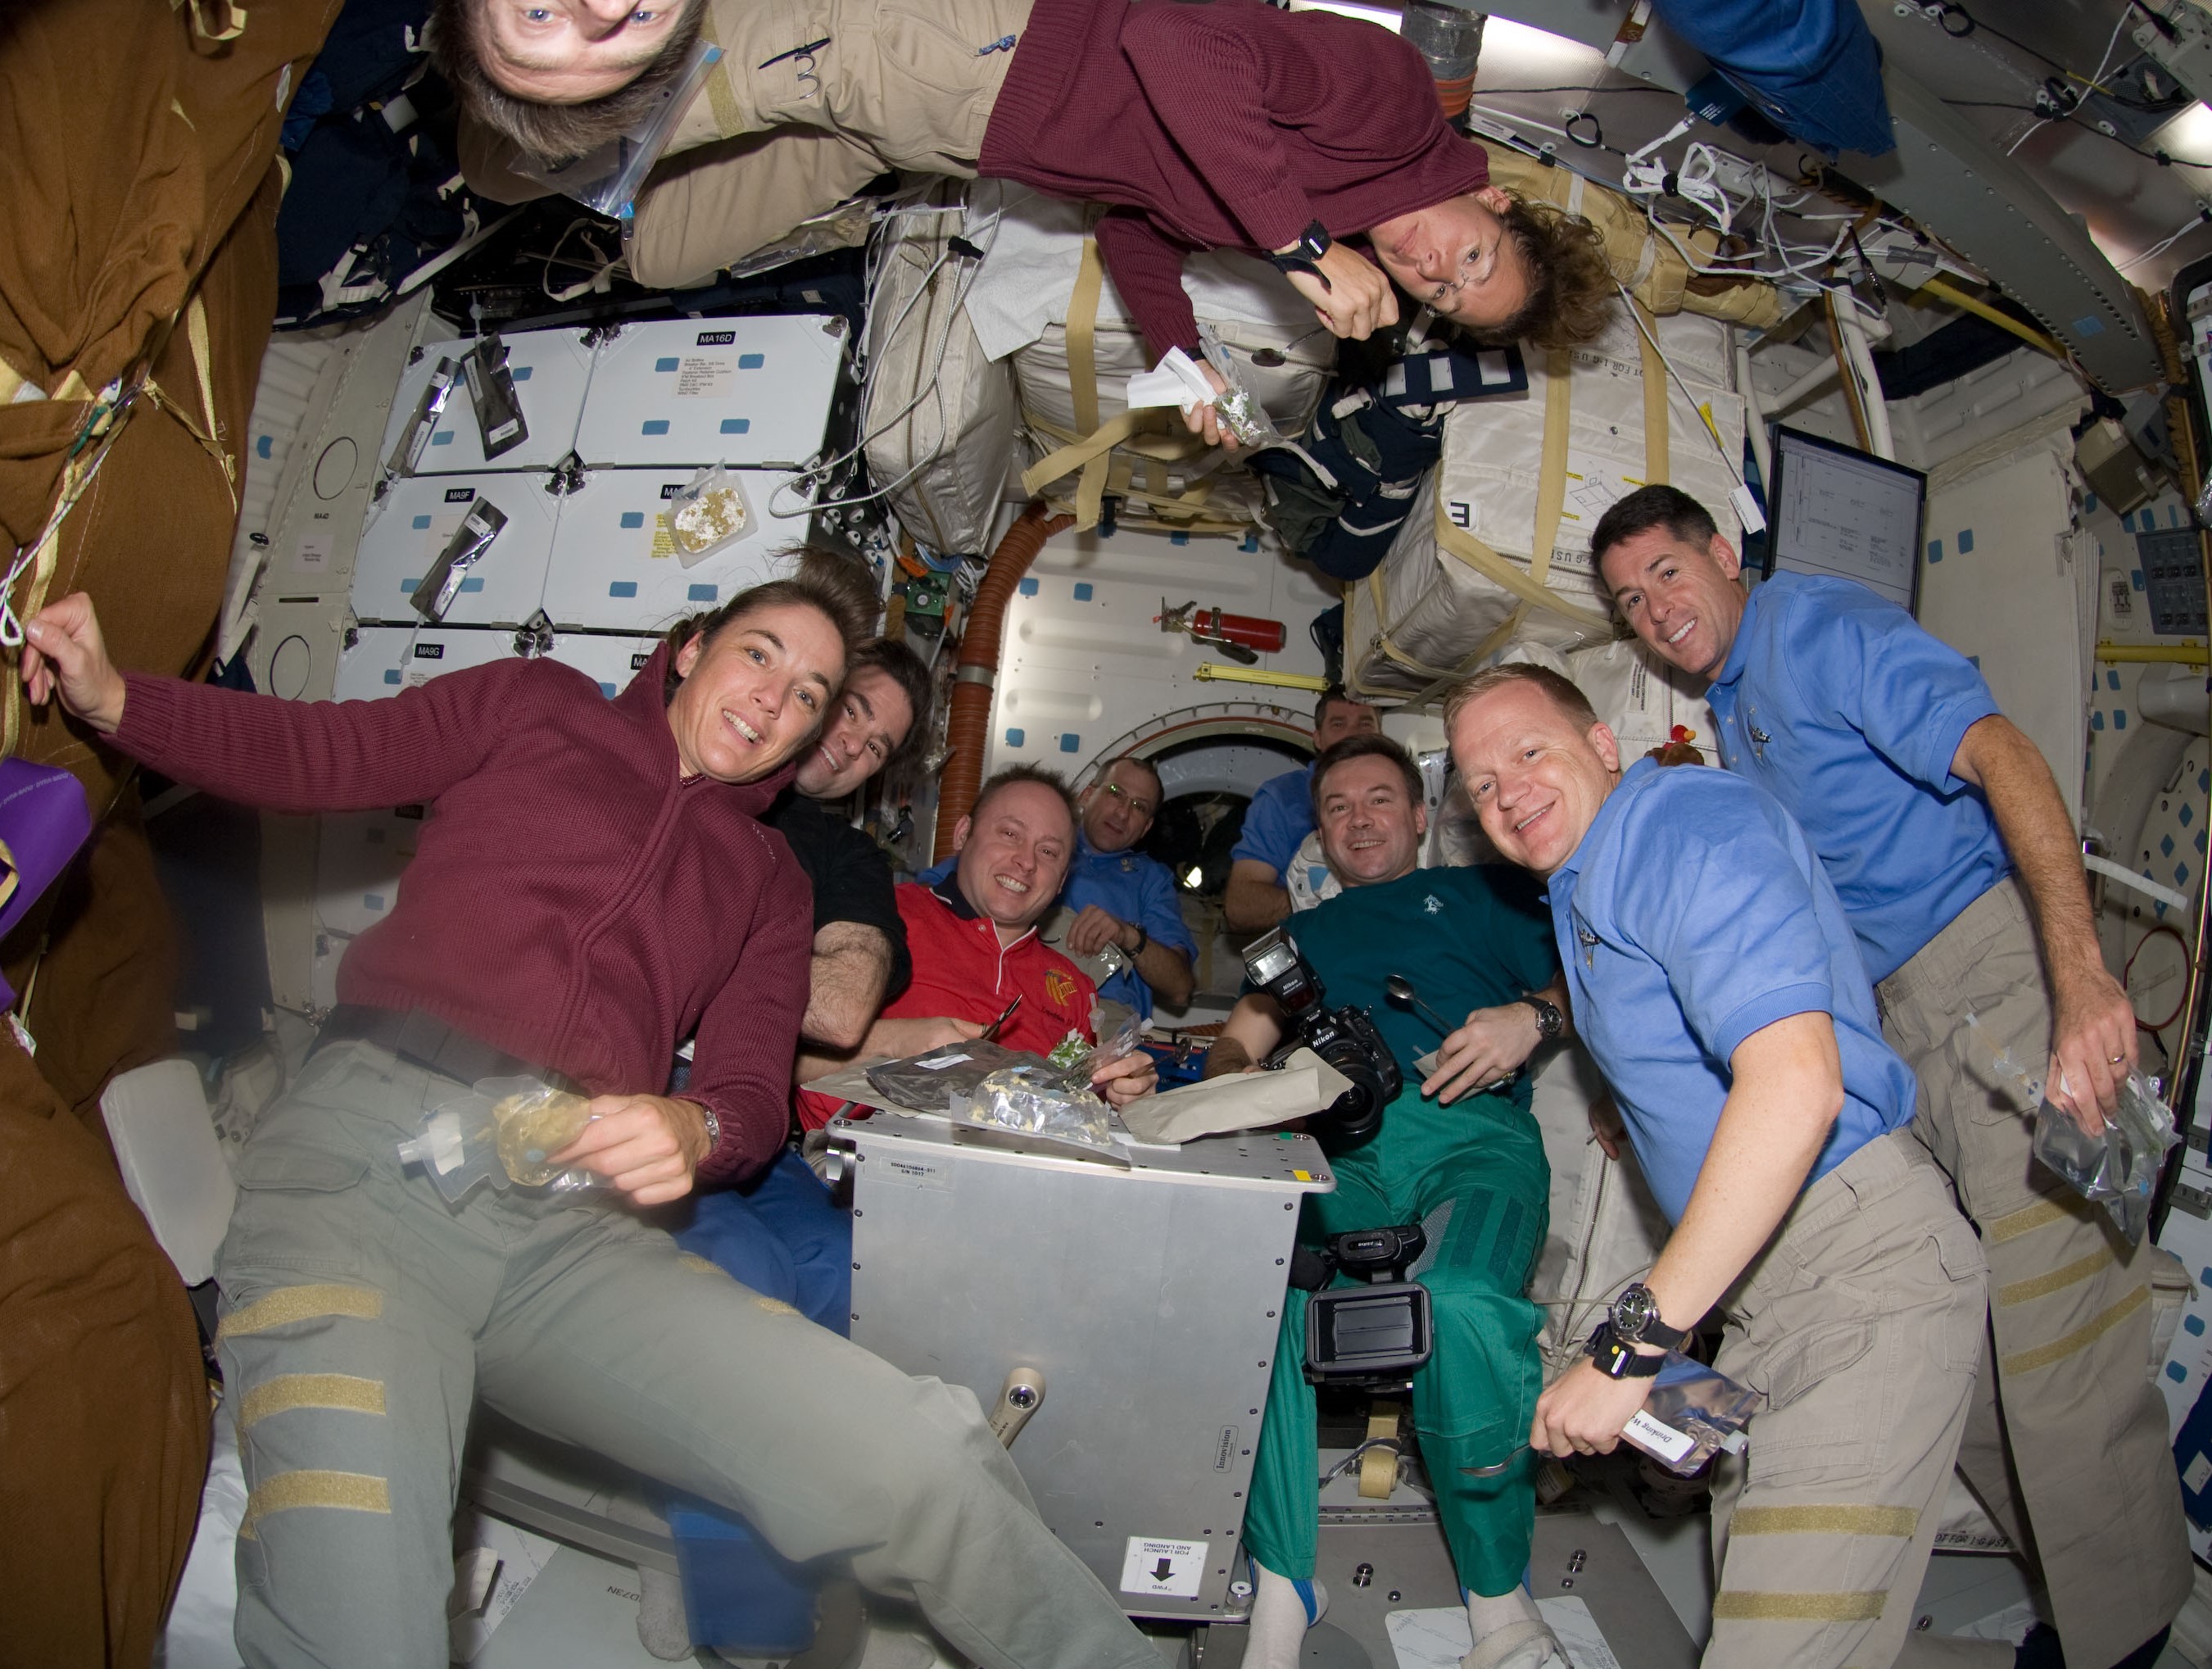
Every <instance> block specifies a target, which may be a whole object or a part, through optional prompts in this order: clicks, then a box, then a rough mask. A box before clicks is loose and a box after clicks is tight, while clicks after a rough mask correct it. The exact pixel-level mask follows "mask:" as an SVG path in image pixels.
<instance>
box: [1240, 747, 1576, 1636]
mask: <svg viewBox="0 0 2212 1669" xmlns="http://www.w3.org/2000/svg"><path fill="white" fill-rule="evenodd" d="M1313 801H1314V813H1315V819H1316V822H1317V823H1318V825H1319V826H1320V831H1321V838H1322V852H1323V854H1324V856H1327V858H1328V865H1329V868H1330V869H1331V870H1332V871H1334V874H1336V876H1337V878H1338V879H1339V880H1341V881H1342V882H1343V883H1344V886H1345V891H1344V892H1343V893H1342V894H1341V895H1340V896H1339V897H1337V898H1331V899H1329V900H1328V901H1327V902H1326V903H1324V904H1322V905H1320V906H1318V907H1317V908H1316V909H1314V910H1312V911H1308V912H1307V913H1305V914H1304V915H1302V916H1300V917H1298V918H1297V922H1296V923H1295V924H1294V925H1295V929H1296V932H1295V936H1296V938H1297V944H1298V948H1299V949H1300V950H1301V951H1302V952H1303V953H1304V955H1305V959H1306V960H1307V961H1308V962H1309V963H1310V965H1312V967H1313V970H1314V972H1316V974H1318V975H1319V976H1320V978H1321V981H1322V985H1323V986H1324V987H1325V988H1326V990H1327V992H1328V1002H1329V1004H1330V1006H1332V1007H1337V1006H1341V1005H1343V1004H1346V1003H1352V1004H1357V1005H1359V1006H1362V1007H1365V1008H1369V1009H1370V1010H1371V1012H1372V1014H1373V1017H1374V1020H1375V1022H1376V1026H1377V1027H1378V1028H1379V1029H1380V1030H1381V1032H1382V1033H1383V1038H1384V1039H1385V1040H1386V1041H1387V1042H1388V1043H1389V1045H1390V1049H1391V1051H1392V1052H1393V1053H1394V1054H1395V1056H1396V1057H1398V1061H1399V1064H1400V1068H1401V1071H1402V1072H1403V1073H1404V1075H1405V1087H1404V1088H1403V1089H1402V1090H1401V1092H1400V1093H1399V1095H1398V1097H1397V1099H1395V1100H1394V1101H1393V1102H1392V1103H1391V1105H1390V1106H1389V1110H1388V1111H1387V1112H1385V1113H1384V1114H1383V1125H1382V1128H1381V1130H1379V1131H1377V1132H1376V1135H1375V1136H1373V1137H1372V1138H1371V1139H1370V1140H1369V1141H1367V1142H1364V1143H1362V1144H1361V1145H1359V1146H1358V1147H1355V1148H1346V1149H1342V1150H1332V1152H1331V1154H1330V1162H1331V1164H1332V1165H1333V1166H1334V1169H1335V1172H1336V1191H1335V1192H1334V1193H1331V1194H1323V1195H1316V1196H1314V1197H1310V1198H1309V1199H1308V1200H1307V1202H1306V1205H1305V1215H1304V1220H1303V1221H1302V1224H1301V1232H1302V1236H1303V1238H1304V1240H1307V1241H1308V1242H1309V1243H1317V1242H1319V1241H1321V1240H1326V1239H1327V1238H1328V1236H1330V1235H1332V1234H1338V1233H1346V1232H1347V1231H1349V1230H1352V1229H1360V1228H1378V1227H1388V1226H1389V1225H1393V1224H1398V1223H1411V1222H1419V1223H1421V1224H1422V1225H1423V1226H1424V1227H1425V1228H1426V1229H1427V1231H1428V1247H1427V1250H1426V1251H1425V1252H1424V1253H1423V1254H1422V1256H1421V1258H1420V1259H1419V1262H1417V1263H1416V1264H1414V1265H1413V1269H1412V1270H1411V1271H1410V1273H1411V1274H1412V1275H1413V1276H1414V1277H1415V1278H1416V1279H1418V1280H1419V1281H1420V1282H1421V1283H1422V1284H1423V1285H1424V1286H1425V1287H1426V1288H1428V1289H1429V1295H1430V1300H1431V1307H1432V1310H1433V1320H1434V1330H1435V1354H1434V1355H1432V1356H1431V1358H1430V1360H1429V1361H1428V1363H1427V1365H1426V1366H1425V1367H1423V1368H1422V1369H1421V1370H1420V1371H1419V1373H1418V1374H1415V1375H1414V1376H1413V1424H1414V1428H1415V1430H1416V1431H1417V1432H1418V1433H1419V1437H1420V1445H1421V1454H1422V1458H1423V1459H1424V1460H1425V1463H1426V1465H1427V1469H1428V1475H1429V1480H1430V1483H1431V1486H1432V1487H1433V1489H1435V1491H1436V1497H1437V1510H1438V1511H1439V1513H1440V1514H1442V1516H1443V1526H1444V1535H1445V1538H1446V1540H1447V1541H1448V1542H1449V1544H1450V1547H1451V1554H1452V1562H1453V1565H1454V1568H1455V1569H1456V1571H1457V1572H1458V1575H1459V1581H1460V1585H1461V1587H1462V1590H1463V1591H1464V1592H1465V1593H1466V1596H1467V1602H1468V1622H1469V1626H1470V1629H1471V1631H1472V1633H1473V1635H1474V1651H1473V1652H1472V1653H1471V1654H1469V1655H1468V1659H1467V1663H1468V1665H1469V1666H1471V1669H1540V1666H1542V1665H1544V1664H1546V1663H1547V1662H1550V1661H1553V1660H1554V1658H1556V1660H1557V1661H1558V1662H1559V1664H1561V1665H1564V1664H1565V1654H1563V1653H1560V1652H1559V1648H1558V1643H1557V1642H1556V1641H1554V1640H1553V1638H1552V1635H1551V1634H1550V1632H1549V1630H1548V1629H1546V1628H1545V1627H1544V1624H1543V1623H1542V1622H1541V1620H1540V1619H1539V1617H1538V1616H1537V1612H1536V1610H1535V1606H1534V1603H1533V1602H1532V1601H1531V1600H1530V1599H1529V1598H1528V1593H1527V1592H1526V1591H1525V1590H1524V1589H1523V1588H1522V1586H1521V1581H1522V1574H1523V1571H1524V1570H1525V1568H1526V1567H1527V1564H1528V1544H1529V1538H1531V1536H1533V1535H1534V1530H1535V1511H1536V1501H1535V1492H1534V1471H1533V1465H1534V1463H1533V1460H1532V1458H1531V1457H1530V1455H1529V1454H1528V1452H1527V1451H1526V1450H1525V1448H1523V1447H1522V1444H1523V1443H1524V1442H1525V1441H1526V1439H1527V1436H1528V1422H1529V1419H1530V1416H1531V1415H1532V1412H1533V1410H1534V1407H1535V1402H1536V1395H1537V1392H1539V1391H1540V1390H1541V1388H1542V1369H1541V1361H1540V1360H1539V1357H1538V1354H1537V1349H1536V1334H1537V1331H1538V1328H1539V1327H1540V1326H1541V1321H1542V1317H1541V1313H1540V1312H1539V1310H1538V1309H1537V1307H1536V1306H1535V1305H1534V1304H1533V1303H1531V1302H1530V1301H1529V1300H1528V1297H1527V1288H1528V1273H1529V1270H1530V1269H1531V1267H1532V1266H1533V1265H1534V1262H1535V1258H1536V1254H1537V1252H1538V1251H1539V1249H1540V1248H1541V1246H1542V1245H1543V1243H1544V1232H1545V1227H1546V1220H1547V1198H1548V1195H1549V1189H1550V1185H1551V1175H1550V1172H1549V1169H1548V1168H1547V1166H1546V1165H1545V1162H1544V1144H1543V1141H1542V1138H1541V1136H1540V1134H1539V1133H1538V1130H1537V1127H1536V1122H1535V1120H1534V1118H1532V1117H1531V1116H1530V1114H1529V1111H1528V1078H1527V1076H1526V1075H1524V1074H1521V1073H1520V1072H1519V1071H1518V1069H1519V1068H1520V1067H1521V1066H1522V1063H1524V1062H1526V1061H1527V1060H1528V1057H1529V1056H1531V1055H1532V1054H1534V1052H1535V1051H1536V1049H1537V1048H1538V1046H1539V1045H1541V1044H1543V1043H1545V1042H1547V1041H1549V1040H1551V1039H1556V1038H1558V1037H1559V1036H1560V1035H1561V1034H1562V1033H1563V1032H1564V1031H1565V1003H1566V998H1565V985H1564V983H1563V982H1562V980H1561V978H1560V976H1559V959H1558V955H1557V953H1556V952H1555V950H1554V949H1553V944H1552V938H1551V933H1550V929H1549V917H1548V916H1547V913H1546V911H1545V910H1544V907H1543V905H1542V903H1541V899H1540V898H1539V896H1538V892H1537V890H1536V887H1535V886H1534V884H1533V883H1532V882H1531V881H1529V880H1528V879H1527V878H1526V877H1525V876H1523V875H1521V874H1518V873H1517V872H1516V871H1514V870H1511V869H1508V868H1503V867H1496V866H1492V867H1483V868H1444V869H1422V868H1417V867H1416V864H1417V862H1418V859H1419V852H1420V844H1421V838H1422V837H1423V836H1424V835H1425V833H1426V831H1427V829H1428V815H1427V810H1426V807H1425V805H1424V803H1423V800H1422V793H1421V781H1420V775H1419V771H1417V770H1416V769H1415V768H1414V765H1413V761H1412V759H1410V758H1407V754H1406V752H1405V750H1404V749H1402V748H1401V747H1400V746H1398V745H1397V744H1396V743H1395V742H1392V741H1389V740H1385V739H1384V738H1383V737H1381V736H1378V735H1371V734H1370V735H1359V736H1353V737H1352V738H1350V739H1348V740H1345V741H1342V742H1340V743H1338V744H1336V745H1335V746H1333V747H1331V748H1330V749H1329V750H1328V752H1325V753H1323V754H1322V756H1321V758H1320V759H1319V760H1317V761H1316V763H1315V765H1314V774H1313ZM1394 973H1395V974H1401V975H1403V976H1404V977H1405V978H1407V979H1409V980H1411V981H1412V982H1413V987H1414V989H1415V990H1416V991H1417V992H1418V993H1419V996H1420V998H1421V1002H1422V1003H1423V1004H1424V1005H1425V1008H1427V1009H1428V1010H1430V1011H1432V1012H1433V1014H1435V1015H1436V1016H1437V1017H1438V1018H1437V1019H1431V1018H1429V1017H1427V1016H1425V1014H1423V1013H1422V1012H1421V1011H1420V1010H1419V1009H1418V1008H1417V1009H1415V1010H1413V1011H1412V1012H1407V1011H1405V1010H1401V1009H1399V1008H1393V1007H1391V1006H1389V1004H1388V1003H1387V1002H1386V1001H1385V998H1384V984H1385V982H1386V981H1387V980H1388V979H1389V977H1390V976H1391V975H1392V974H1394ZM1462 1016H1463V1017H1464V1018H1462ZM1446 1026H1449V1027H1451V1028H1452V1029H1451V1030H1450V1031H1449V1035H1447V1034H1446V1032H1445V1027H1446ZM1284 1037H1285V1027H1284V1024H1283V1019H1282V1014H1281V1011H1280V1009H1279V1008H1277V1007H1276V1006H1275V1004H1274V1003H1273V1000H1272V999H1271V998H1268V997H1267V996H1263V995H1261V994H1258V993H1251V994H1248V995H1247V996H1244V997H1243V999H1241V1000H1240V1001H1239V1002H1238V1003H1237V1008H1236V1011H1235V1012H1234V1013H1233V1014H1231V1016H1230V1018H1229V1021H1228V1024H1227V1026H1225V1028H1224V1030H1223V1032H1222V1035H1221V1037H1220V1038H1219V1039H1218V1040H1217V1041H1216V1042H1215V1044H1214V1045H1213V1049H1212V1054H1211V1056H1210V1057H1209V1059H1208V1062H1207V1066H1206V1075H1207V1076H1208V1077H1218V1076H1220V1075H1224V1074H1225V1073H1229V1072H1235V1071H1243V1070H1249V1069H1251V1067H1252V1064H1253V1063H1255V1062H1256V1061H1259V1060H1261V1059H1263V1058H1264V1057H1266V1056H1267V1054H1268V1053H1269V1052H1270V1051H1273V1049H1274V1048H1275V1047H1276V1046H1277V1045H1278V1044H1279V1043H1280V1042H1281V1041H1282V1040H1283V1039H1284ZM1430 1051H1438V1058H1437V1061H1436V1063H1434V1065H1435V1069H1434V1070H1433V1071H1432V1072H1431V1074H1430V1075H1429V1076H1428V1077H1427V1079H1426V1080H1425V1081H1424V1080H1423V1079H1422V1078H1421V1076H1420V1074H1419V1072H1418V1071H1416V1070H1415V1069H1414V1066H1413V1062H1414V1061H1415V1060H1416V1059H1417V1058H1418V1057H1421V1056H1425V1055H1426V1054H1428V1053H1429V1052H1430ZM1321 1134H1322V1140H1323V1142H1327V1141H1328V1136H1327V1133H1326V1131H1323V1132H1321ZM1308 1302H1309V1298H1308V1294H1305V1293H1304V1292H1303V1291H1299V1290H1297V1289H1293V1290H1292V1291H1291V1293H1290V1294H1289V1299H1288V1302H1287V1303H1286V1305H1285V1308H1284V1312H1283V1326H1282V1334H1281V1340H1280V1343H1279V1345H1278V1347H1277V1350H1276V1355H1275V1373H1274V1380H1273V1385H1272V1386H1271V1387H1270V1389H1269V1391H1268V1396H1267V1417H1266V1420H1265V1422H1263V1423H1262V1425H1261V1434H1260V1453H1259V1456H1258V1459H1257V1460H1256V1462H1255V1470H1254V1473H1253V1479H1252V1506H1251V1511H1250V1512H1249V1514H1247V1516H1246V1520H1245V1525H1244V1544H1245V1548H1246V1550H1247V1551H1248V1552H1249V1553H1250V1554H1251V1556H1252V1559H1253V1562H1254V1564H1255V1567H1256V1569H1255V1587H1256V1593H1255V1597H1254V1603H1253V1619H1252V1629H1251V1634H1250V1637H1249V1642H1248V1643H1247V1646H1246V1648H1245V1656H1244V1662H1245V1664H1246V1666H1247V1669H1289V1666H1291V1665H1294V1664H1296V1663H1297V1661H1298V1649H1299V1642H1300V1639H1301V1637H1302V1636H1303V1635H1304V1631H1305V1629H1306V1628H1307V1627H1308V1626H1309V1624H1310V1623H1312V1622H1313V1621H1314V1620H1315V1619H1316V1617H1318V1616H1319V1614H1320V1607H1321V1604H1322V1600H1321V1599H1320V1597H1319V1595H1318V1593H1317V1592H1316V1589H1315V1587H1314V1585H1313V1581H1312V1577H1313V1568H1314V1550H1315V1542H1316V1536H1317V1534H1318V1531H1319V1523H1320V1502H1319V1500H1318V1491H1317V1490H1316V1486H1315V1479H1316V1476H1317V1475H1318V1471H1319V1460H1318V1458H1317V1456H1316V1447H1315V1433H1314V1393H1313V1387H1312V1386H1310V1385H1309V1384H1307V1383H1306V1380H1305V1376H1304V1371H1303V1365H1304V1359H1305V1317H1306V1307H1307V1304H1308ZM1501 1461H1502V1462H1505V1463H1507V1464H1506V1466H1505V1469H1504V1471H1502V1472H1500V1473H1498V1474H1497V1475H1496V1476H1493V1477H1469V1476H1468V1475H1467V1474H1466V1472H1465V1471H1462V1468H1466V1467H1486V1466H1491V1465H1497V1464H1498V1463H1499V1462H1501Z"/></svg>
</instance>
